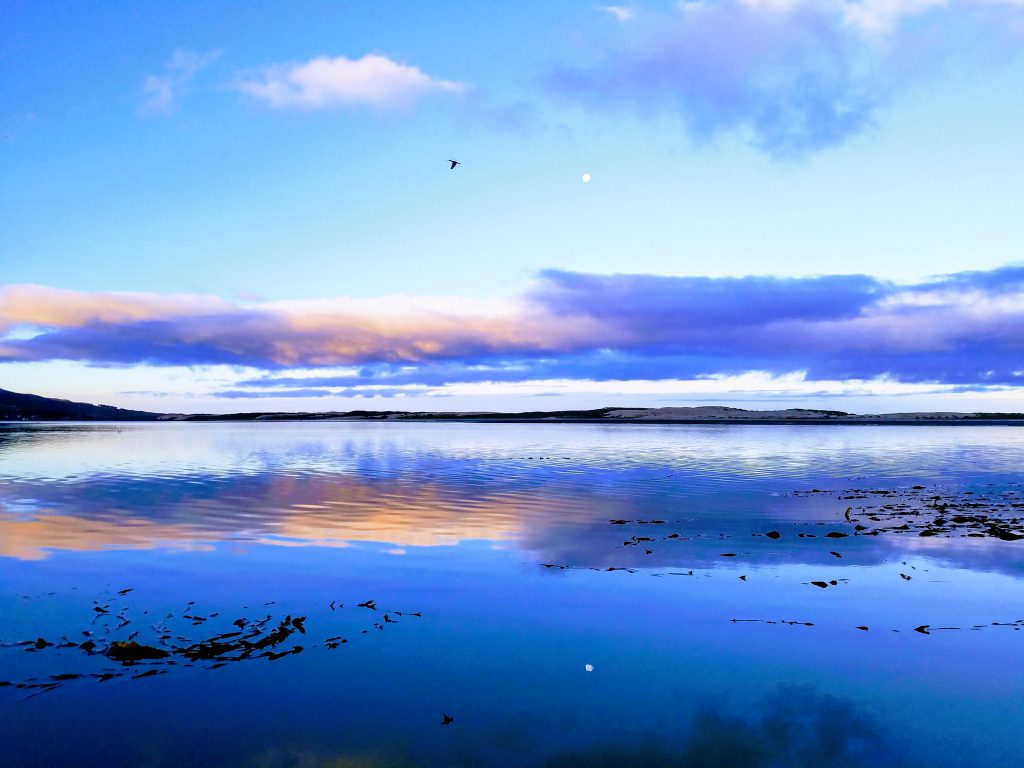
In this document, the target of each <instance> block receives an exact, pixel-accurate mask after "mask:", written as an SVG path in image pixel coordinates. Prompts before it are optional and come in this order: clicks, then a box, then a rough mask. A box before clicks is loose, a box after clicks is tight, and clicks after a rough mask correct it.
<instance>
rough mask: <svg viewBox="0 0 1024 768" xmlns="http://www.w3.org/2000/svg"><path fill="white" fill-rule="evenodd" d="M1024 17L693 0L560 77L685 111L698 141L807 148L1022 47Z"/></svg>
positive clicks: (966, 4)
mask: <svg viewBox="0 0 1024 768" xmlns="http://www.w3.org/2000/svg"><path fill="white" fill-rule="evenodd" d="M1022 18H1024V6H1022V5H1021V4H1020V3H1017V2H1014V0H950V1H949V2H914V1H913V0H911V1H909V2H907V1H901V0H892V2H888V3H886V2H874V1H871V0H863V1H861V0H787V1H786V2H778V1H773V0H690V1H689V2H685V3H678V4H676V5H675V10H674V11H673V12H670V13H668V14H664V15H660V16H657V17H656V18H653V19H652V20H651V23H650V24H647V25H645V24H643V23H642V21H643V19H641V18H639V17H638V18H637V20H636V23H630V24H628V25H623V27H622V38H621V40H620V41H619V44H618V45H617V46H615V47H612V48H610V49H608V50H606V51H604V52H603V53H602V54H600V55H598V56H594V57H591V58H590V60H584V61H580V62H576V63H574V64H565V65H561V66H559V67H556V68H554V69H552V71H550V72H549V73H548V75H547V84H548V86H549V87H550V88H551V90H553V91H554V92H555V93H557V94H560V95H562V96H564V97H566V98H567V99H569V100H571V101H575V102H579V103H581V104H583V105H586V106H588V107H590V108H593V109H595V110H597V111H608V110H615V109H620V110H621V109H623V108H625V109H627V110H630V111H633V112H635V113H637V114H638V115H640V116H641V117H643V118H649V117H650V116H652V115H655V114H659V113H660V114H664V113H668V114H674V115H676V116H677V117H678V118H679V119H680V121H681V122H682V125H683V127H684V129H685V131H686V133H687V134H688V135H689V136H690V137H691V138H693V139H694V140H697V141H707V140H710V139H713V138H715V137H717V136H719V135H722V134H729V133H736V134H739V135H741V136H743V137H744V138H746V139H749V141H750V142H751V143H752V144H754V145H755V146H756V147H757V148H759V149H761V150H762V151H764V152H766V153H768V154H770V155H772V156H775V157H798V156H802V155H806V154H809V153H811V152H815V151H817V150H821V149H824V148H827V147H832V146H836V145H839V144H842V143H844V142H846V141H847V140H849V139H850V138H851V137H854V136H856V135H858V134H860V133H861V132H863V131H864V130H865V129H866V128H869V127H870V126H872V125H873V124H874V123H875V122H876V121H877V119H878V115H879V112H880V110H881V108H882V107H884V106H885V105H886V104H888V103H889V102H890V101H891V99H892V98H893V96H894V95H895V94H896V93H898V92H899V91H900V90H901V89H904V88H906V87H907V86H908V85H910V84H912V83H914V82H915V81H917V80H918V79H920V78H921V77H924V76H928V75H930V74H933V73H936V72H941V71H942V69H943V68H944V66H945V65H946V64H947V63H948V62H949V61H952V60H954V59H957V60H958V61H961V62H964V61H966V62H973V63H978V62H980V61H981V60H992V59H993V56H994V55H995V51H997V50H999V49H1002V50H1003V51H1005V54H1004V55H1015V54H1016V52H1018V51H1019V50H1020V49H1021V48H1022V47H1024V37H1022V36H1020V35H1019V33H1014V32H1013V29H1014V25H1015V24H1017V25H1019V24H1020V23H1021V19H1022ZM638 28H639V29H638Z"/></svg>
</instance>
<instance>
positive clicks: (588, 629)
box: [0, 422, 1024, 768]
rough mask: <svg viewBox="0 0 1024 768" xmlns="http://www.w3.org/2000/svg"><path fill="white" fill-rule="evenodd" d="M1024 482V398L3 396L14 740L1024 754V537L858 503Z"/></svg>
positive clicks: (974, 760)
mask: <svg viewBox="0 0 1024 768" xmlns="http://www.w3.org/2000/svg"><path fill="white" fill-rule="evenodd" d="M1022 483H1024V430H1021V429H1017V428H1012V427H1005V428H1004V427H963V426H958V427H874V426H855V427H842V426H837V427H831V426H792V427H788V426H756V425H738V426H729V425H713V426H661V425H612V426H600V425H578V424H577V425H571V424H570V425H565V424H526V425H501V424H472V423H466V424H459V423H361V422H321V423H246V424H197V423H157V424H89V425H82V424H31V425H26V424H7V425H0V643H3V644H4V647H0V681H3V682H7V683H10V685H6V686H3V687H0V764H2V765H4V766H19V767H20V766H60V765H69V766H71V765H73V766H122V765H123V766H195V765H217V766H253V767H254V768H256V767H259V768H262V767H264V766H266V767H270V766H296V767H302V768H305V767H306V766H311V767H312V766H334V767H337V768H341V767H346V766H361V767H366V768H371V767H377V766H534V765H536V766H642V767H644V768H646V767H647V766H752V767H756V766H828V765H836V766H844V765H851V766H852V765H892V766H936V765H941V766H946V765H949V766H1002V765H1006V766H1010V765H1019V764H1020V763H1021V754H1022V750H1024V664H1022V663H1021V659H1022V658H1024V629H1021V624H1020V623H1017V624H1014V622H1019V620H1021V619H1022V618H1024V581H1022V576H1024V541H1003V540H999V539H996V538H992V537H968V536H965V535H960V534H951V535H942V536H933V537H921V536H918V535H917V534H916V533H914V532H910V533H908V534H906V535H900V534H899V533H887V534H885V535H877V536H869V535H858V534H860V533H862V532H861V531H857V530H856V529H854V527H853V525H852V524H851V523H850V522H849V520H848V519H847V516H846V514H845V511H846V509H847V508H848V507H853V508H854V509H855V512H854V514H855V515H856V514H867V513H866V512H864V513H862V512H861V511H860V510H861V508H863V507H864V505H866V504H867V503H869V502H872V503H873V500H872V499H870V498H869V499H868V500H867V501H863V500H861V499H856V500H854V501H848V500H846V497H848V496H850V495H852V494H851V489H858V490H860V491H867V490H879V489H886V490H896V491H898V492H899V493H910V494H919V495H921V496H927V497H928V498H931V495H932V494H935V496H936V497H939V496H941V497H942V498H954V497H955V498H960V499H964V498H966V497H965V496H964V494H968V495H971V494H975V495H976V497H982V496H984V495H985V494H988V495H989V497H992V498H999V499H1002V500H1003V501H1004V502H1005V504H1006V506H1005V507H1004V508H1002V511H1003V512H1005V513H1006V514H1008V515H1012V514H1016V515H1017V516H1018V517H1024V510H1018V511H1016V512H1015V511H1014V510H1015V508H1014V507H1013V504H1014V503H1015V502H1016V501H1020V499H1021V495H1020V494H1021V488H1022V486H1021V484H1022ZM914 486H918V488H917V489H916V490H915V489H914ZM881 501H884V500H880V501H879V503H881ZM612 521H625V522H620V523H614V522H612ZM659 521H660V522H659ZM769 531H774V532H778V534H779V536H778V538H774V539H773V538H769V537H766V536H764V534H765V533H766V532H769ZM827 532H836V533H845V534H847V535H846V536H845V537H842V538H827V537H825V533H827ZM801 533H804V534H805V536H800V534H801ZM672 534H677V535H676V536H675V537H672V538H670V536H671V535H672ZM811 535H813V538H811ZM833 552H835V553H837V554H838V555H839V556H837V555H836V554H832V553H833ZM901 574H902V575H901ZM740 577H745V578H742V579H741V578H740ZM907 577H909V578H907ZM832 580H835V581H836V582H837V583H836V584H835V585H832V584H830V583H829V582H831V581H832ZM814 581H819V582H824V583H826V584H827V585H828V586H827V587H826V588H820V587H818V586H814V585H813V584H812V583H811V582H814ZM122 590H131V591H130V592H126V593H125V594H123V595H122V594H119V592H120V591H122ZM367 601H372V604H371V605H370V606H365V607H359V603H366V602H367ZM97 608H99V609H101V610H99V611H98V610H97ZM385 614H386V615H387V619H385V618H384V616H385ZM416 614H419V615H416ZM186 616H191V617H196V618H193V619H189V618H185V617H186ZM286 616H287V617H292V618H294V617H300V616H304V617H306V618H305V620H304V622H303V624H302V627H303V629H304V632H298V631H295V632H293V633H292V634H291V635H290V636H289V637H288V639H287V641H285V642H283V643H282V644H281V645H280V646H276V647H275V648H273V649H271V650H272V651H273V652H275V653H280V652H282V651H285V650H290V649H293V648H294V647H295V646H301V647H302V650H301V652H294V653H289V654H287V655H285V656H280V657H277V658H271V657H270V656H267V655H261V654H259V653H253V654H250V655H248V656H246V657H245V658H243V659H241V660H230V661H227V662H225V663H222V664H216V663H214V662H213V661H210V660H205V661H199V662H196V663H190V662H188V660H187V659H186V658H184V657H183V656H181V654H180V653H175V649H179V650H180V649H181V648H182V647H185V646H187V645H188V644H190V643H195V642H198V641H201V640H204V639H206V638H210V637H212V636H214V635H217V634H222V633H230V632H232V631H234V630H235V629H236V626H235V625H234V624H233V622H234V621H235V620H239V619H245V620H246V621H256V620H263V619H264V618H265V617H269V622H270V623H269V624H268V625H267V626H268V627H273V626H275V625H276V624H277V623H278V622H279V621H281V620H283V619H284V617H286ZM788 622H791V623H788ZM922 626H923V627H927V628H928V629H927V630H926V631H925V632H922V631H916V630H917V628H919V627H922ZM857 627H867V629H866V630H865V629H857ZM85 632H88V633H89V634H88V635H86V634H83V633H85ZM133 633H138V634H133ZM161 635H171V637H170V638H169V639H164V640H163V641H162V645H161V644H160V641H159V638H160V636H161ZM129 637H131V638H132V639H133V640H134V641H135V642H138V643H144V644H146V645H151V646H153V647H157V646H159V647H165V648H167V649H168V653H169V654H170V655H169V656H168V657H167V660H161V661H159V662H155V661H154V662H149V661H143V662H139V663H137V664H130V665H122V664H120V663H117V662H116V661H114V660H112V659H110V658H108V657H107V656H106V655H104V653H103V650H104V649H105V648H108V647H109V646H110V643H111V642H112V641H115V640H120V641H127V640H128V639H129ZM38 638H42V639H43V640H45V641H46V643H53V645H47V646H46V647H44V648H41V649H37V648H36V647H35V646H34V645H25V644H24V643H28V642H29V641H35V640H36V639H38ZM88 638H94V639H95V642H96V644H97V647H96V650H94V651H93V652H92V653H86V652H83V650H82V649H81V648H80V647H73V646H75V645H80V644H81V643H82V642H83V641H84V640H85V639H88ZM331 638H344V640H345V642H344V643H339V642H338V641H337V640H335V643H334V644H335V647H329V644H328V641H329V639H331ZM61 645H65V646H67V647H58V646H61ZM236 656H237V654H236ZM166 661H171V662H174V663H170V664H169V663H166ZM147 671H154V672H159V674H154V675H152V676H147V677H138V675H140V674H142V673H144V672H147ZM108 672H109V673H112V674H117V675H118V676H117V677H113V678H112V679H108V680H103V679H101V678H99V677H90V675H103V674H105V673H108ZM63 675H83V676H82V677H78V678H74V679H59V678H60V676H63ZM54 676H57V677H54ZM19 684H21V687H19ZM51 684H53V685H52V687H51ZM445 715H448V716H450V717H451V718H452V722H450V723H449V724H447V725H443V724H442V722H443V718H444V716H445Z"/></svg>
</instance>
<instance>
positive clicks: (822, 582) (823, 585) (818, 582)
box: [810, 581, 828, 589]
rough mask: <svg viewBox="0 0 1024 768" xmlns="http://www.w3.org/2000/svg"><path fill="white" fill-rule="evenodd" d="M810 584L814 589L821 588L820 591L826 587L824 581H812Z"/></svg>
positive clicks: (826, 583)
mask: <svg viewBox="0 0 1024 768" xmlns="http://www.w3.org/2000/svg"><path fill="white" fill-rule="evenodd" d="M810 583H811V584H813V585H814V586H816V587H821V588H822V589H825V588H826V587H828V582H826V581H812V582H810Z"/></svg>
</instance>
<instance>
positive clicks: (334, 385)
mask: <svg viewBox="0 0 1024 768" xmlns="http://www.w3.org/2000/svg"><path fill="white" fill-rule="evenodd" d="M0 334H6V336H0V361H6V362H14V361H21V362H31V361H44V360H74V361H79V362H84V363H87V364H91V365H106V366H110V365H114V366H121V365H136V364H148V365H190V366H203V365H217V364H227V365H234V366H244V367H247V368H252V369H258V370H261V371H263V373H261V374H260V375H256V376H252V377H251V378H250V380H248V381H243V382H240V383H239V386H240V387H241V388H240V389H237V390H232V391H231V392H228V393H225V394H226V396H229V397H235V398H247V397H253V396H259V393H260V392H261V391H266V392H267V393H268V394H271V393H272V394H274V395H275V396H286V395H289V394H291V395H292V396H296V397H298V396H303V397H313V396H326V395H327V394H337V391H336V390H338V389H339V388H340V389H342V392H343V393H349V394H356V393H357V392H359V391H360V390H359V389H356V388H368V387H369V388H372V389H375V390H377V392H378V393H379V394H381V395H393V394H398V393H400V392H402V388H408V387H430V388H438V387H442V386H443V385H445V384H452V383H466V382H520V381H539V380H592V381H616V380H618V381H623V380H671V379H694V378H705V377H710V376H722V375H730V374H740V373H744V372H749V371H760V372H766V373H769V374H776V375H781V374H787V373H793V372H803V373H804V374H805V378H806V379H807V380H811V381H834V380H840V381H848V380H861V379H874V378H878V377H886V378H889V379H891V380H893V381H899V382H905V383H938V384H944V385H953V386H957V387H959V388H965V389H971V388H985V387H991V386H1021V385H1024V267H1019V266H1012V267H1004V268H1001V269H997V270H992V271H986V272H962V273H957V274H953V275H946V276H942V277H939V278H935V279H931V280H928V281H924V282H921V283H918V284H913V285H902V284H895V283H891V282H886V281H883V280H879V279H876V278H873V277H868V276H864V275H839V276H822V277H806V278H777V277H735V278H733V277H730V278H710V277H665V276H654V275H592V274H581V273H574V272H561V271H548V272H544V273H542V274H541V275H540V276H539V278H538V280H537V281H536V283H535V284H534V286H533V287H532V288H531V290H530V291H528V292H527V293H526V294H524V295H522V296H520V297H519V298H518V299H515V300H513V301H503V302H493V303H486V302H478V301H476V302H467V301H465V300H462V299H450V300H442V299H431V300H418V299H380V300H373V299H371V300H352V299H335V300H322V301H307V302H302V301H299V302H287V303H273V302H267V303H261V304H255V305H240V304H232V303H229V302H226V301H223V300H220V299H213V298H204V297H175V296H157V295H152V294H95V293H80V292H71V291H57V290H55V289H48V288H41V287H37V286H10V287H8V288H4V289H0ZM339 368H341V369H343V371H344V372H343V373H342V375H338V369H339ZM296 369H300V370H296ZM316 369H323V374H322V375H317V373H316ZM328 369H329V370H328ZM293 370H296V372H295V373H292V372H291V371H293Z"/></svg>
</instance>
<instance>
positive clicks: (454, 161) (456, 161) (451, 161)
mask: <svg viewBox="0 0 1024 768" xmlns="http://www.w3.org/2000/svg"><path fill="white" fill-rule="evenodd" d="M448 162H449V163H451V164H452V167H451V168H449V169H448V170H450V171H454V170H455V166H456V165H462V163H460V162H459V161H458V160H449V161H448Z"/></svg>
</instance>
